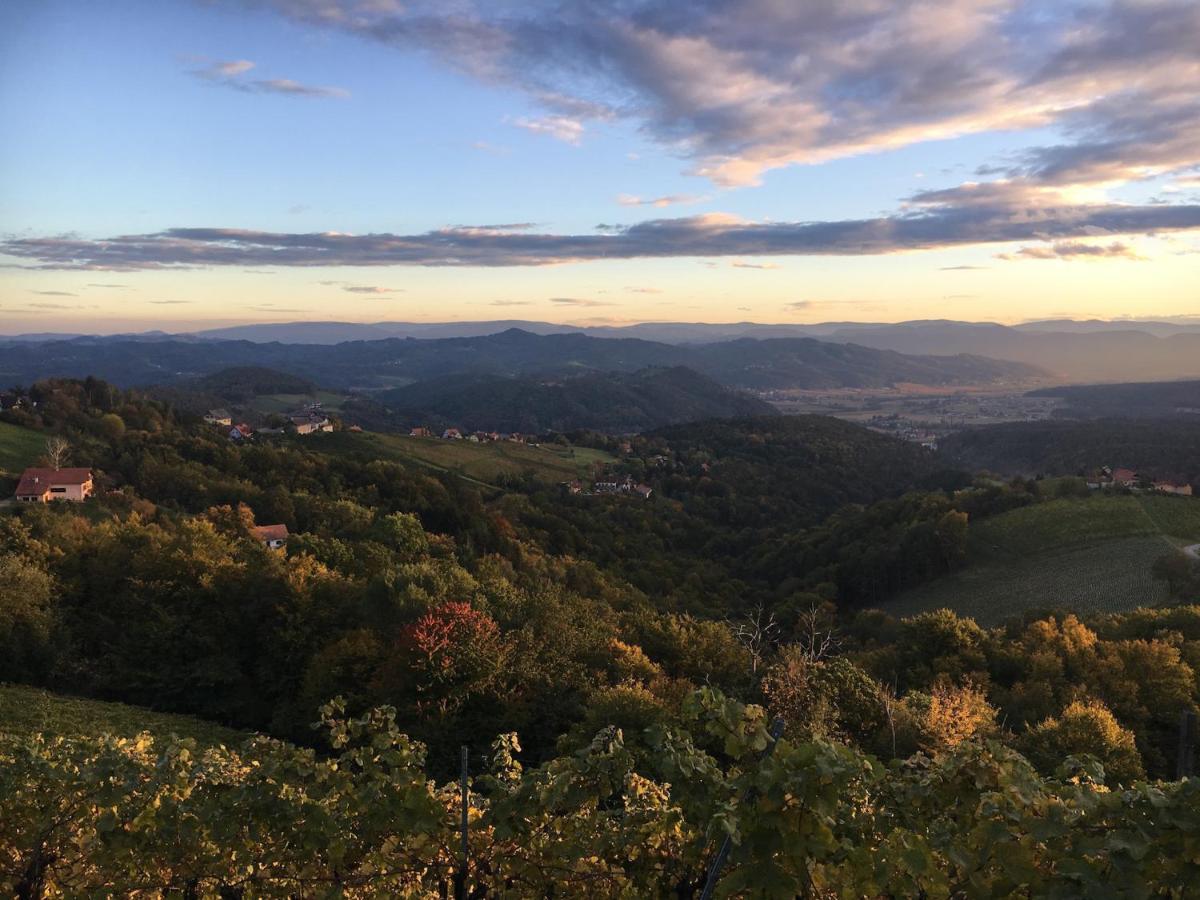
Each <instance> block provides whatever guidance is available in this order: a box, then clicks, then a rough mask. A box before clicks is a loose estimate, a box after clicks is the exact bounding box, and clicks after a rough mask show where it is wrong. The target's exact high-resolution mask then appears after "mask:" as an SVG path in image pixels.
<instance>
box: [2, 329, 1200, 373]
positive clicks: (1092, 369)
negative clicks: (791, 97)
mask: <svg viewBox="0 0 1200 900" xmlns="http://www.w3.org/2000/svg"><path fill="white" fill-rule="evenodd" d="M513 329H517V330H519V331H522V332H525V333H527V334H533V335H540V336H550V335H565V334H572V335H582V336H584V337H590V338H604V339H610V340H613V339H615V340H628V339H638V340H641V341H650V342H654V343H657V344H672V345H701V344H716V343H726V342H729V341H736V340H743V339H753V340H773V339H781V338H819V339H820V340H822V341H826V342H831V343H840V344H856V345H859V346H860V347H870V348H873V349H876V350H889V351H896V352H899V353H904V354H909V355H917V356H954V355H958V354H969V355H973V356H982V357H989V358H991V359H999V360H1007V361H1010V362H1019V363H1025V364H1028V365H1031V366H1034V367H1036V368H1038V369H1041V370H1044V372H1046V373H1048V376H1049V377H1052V378H1054V379H1056V380H1060V381H1072V382H1097V381H1153V380H1164V379H1175V378H1200V317H1196V316H1178V317H1167V318H1160V319H1154V320H1116V321H1103V320H1095V319H1093V320H1087V321H1074V320H1070V319H1048V320H1045V321H1039V322H1028V323H1025V324H1022V325H1014V326H1007V325H998V324H994V323H988V322H957V321H951V320H920V321H912V322H899V323H894V324H887V323H855V322H824V323H820V324H815V325H763V324H758V323H754V322H737V323H732V324H705V323H687V322H661V323H660V322H648V323H642V324H637V325H628V326H591V327H576V326H572V325H559V324H552V323H548V322H531V321H523V320H500V321H486V322H443V323H432V324H427V323H409V322H376V323H372V324H356V323H351V322H291V323H283V324H259V325H238V326H233V327H230V328H218V329H211V330H208V331H201V332H198V333H195V334H186V335H169V334H166V333H164V332H161V331H155V332H146V333H144V334H137V335H111V336H106V337H96V336H79V335H52V334H37V335H19V336H15V337H8V338H5V337H0V346H3V345H4V344H8V345H10V346H20V345H26V344H45V343H50V342H58V341H63V340H67V341H72V342H75V343H78V344H86V345H93V344H112V343H118V344H132V343H170V344H178V343H201V344H208V343H211V342H225V341H249V342H253V343H281V344H293V345H298V344H308V345H336V344H341V343H346V342H378V341H387V340H397V339H399V340H405V339H410V338H413V339H418V340H423V341H428V340H446V339H460V338H479V337H489V336H494V335H498V334H502V333H503V332H505V331H510V330H513ZM646 364H647V365H668V366H669V365H676V364H682V365H692V363H691V362H689V361H686V360H675V359H663V360H657V361H654V360H649V361H647V362H646ZM693 367H695V368H700V369H701V370H702V371H703V368H702V367H699V366H693ZM715 377H719V376H715ZM912 380H918V379H912Z"/></svg>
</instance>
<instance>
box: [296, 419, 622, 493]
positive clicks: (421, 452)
mask: <svg viewBox="0 0 1200 900" xmlns="http://www.w3.org/2000/svg"><path fill="white" fill-rule="evenodd" d="M304 440H306V439H304ZM316 440H317V441H318V442H317V443H314V444H313V447H314V449H319V450H326V451H334V452H337V451H344V452H356V453H373V454H375V455H376V456H381V457H387V458H390V459H398V460H401V461H406V462H411V463H415V464H417V465H422V466H427V467H429V468H432V469H438V470H442V471H449V472H458V473H459V474H460V475H462V476H464V477H465V478H469V479H471V480H473V481H479V482H482V483H484V484H495V483H496V481H497V480H498V479H499V478H501V477H503V476H510V477H511V476H518V477H519V476H522V475H524V474H525V473H527V472H528V473H532V474H533V477H535V478H537V479H538V480H540V481H545V482H548V483H554V482H559V481H568V480H570V479H572V478H578V477H580V476H581V475H585V474H587V472H588V470H589V469H590V468H591V467H592V466H593V465H594V464H596V463H607V462H611V461H612V456H610V455H609V454H607V453H605V452H604V451H602V450H592V449H590V448H588V447H561V446H557V445H552V444H543V445H541V446H537V447H534V446H532V445H529V444H518V443H513V442H510V441H496V442H493V443H486V444H476V443H473V442H471V441H445V440H442V439H441V438H414V437H408V436H407V435H400V434H377V433H374V432H364V433H362V434H351V433H350V432H338V433H336V434H331V435H318V436H316Z"/></svg>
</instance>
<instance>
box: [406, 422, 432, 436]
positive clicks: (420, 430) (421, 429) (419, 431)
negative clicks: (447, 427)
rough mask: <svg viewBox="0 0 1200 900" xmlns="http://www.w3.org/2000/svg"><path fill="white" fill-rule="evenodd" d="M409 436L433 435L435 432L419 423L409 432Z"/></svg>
mask: <svg viewBox="0 0 1200 900" xmlns="http://www.w3.org/2000/svg"><path fill="white" fill-rule="evenodd" d="M408 436H409V437H433V432H432V431H430V430H429V429H428V428H426V427H425V426H424V425H418V426H417V427H416V428H413V429H411V430H410V431H409V432H408Z"/></svg>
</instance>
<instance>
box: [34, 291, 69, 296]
mask: <svg viewBox="0 0 1200 900" xmlns="http://www.w3.org/2000/svg"><path fill="white" fill-rule="evenodd" d="M29 293H31V294H40V295H41V296H43V297H78V296H79V295H78V294H72V293H71V292H70V291H30V292H29Z"/></svg>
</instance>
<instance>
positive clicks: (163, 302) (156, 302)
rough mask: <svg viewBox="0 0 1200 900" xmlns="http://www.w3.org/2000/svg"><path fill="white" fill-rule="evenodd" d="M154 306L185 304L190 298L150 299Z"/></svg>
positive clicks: (189, 301)
mask: <svg viewBox="0 0 1200 900" xmlns="http://www.w3.org/2000/svg"><path fill="white" fill-rule="evenodd" d="M149 302H150V303H153V304H154V305H155V306H186V305H187V304H189V303H191V302H192V301H191V300H150V301H149Z"/></svg>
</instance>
